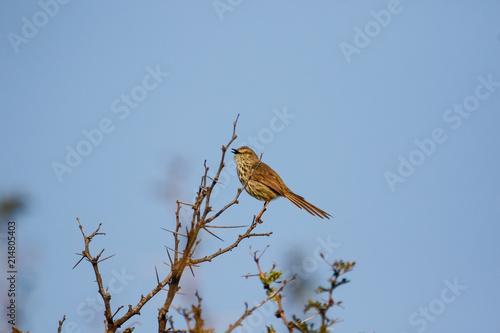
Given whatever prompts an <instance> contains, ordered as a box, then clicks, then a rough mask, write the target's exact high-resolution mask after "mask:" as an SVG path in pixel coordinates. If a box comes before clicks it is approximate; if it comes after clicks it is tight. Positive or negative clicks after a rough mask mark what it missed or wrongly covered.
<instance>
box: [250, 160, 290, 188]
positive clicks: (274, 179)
mask: <svg viewBox="0 0 500 333" xmlns="http://www.w3.org/2000/svg"><path fill="white" fill-rule="evenodd" d="M258 168H259V172H254V173H253V174H252V177H251V178H250V179H253V180H255V181H258V182H259V183H261V184H264V185H266V186H269V187H270V188H271V189H272V190H274V191H276V192H277V193H278V194H279V195H281V196H284V195H285V189H286V185H285V183H284V182H283V180H281V178H280V176H278V174H277V173H276V172H275V171H274V170H273V169H271V167H270V166H269V165H267V164H265V163H264V162H260V164H259V165H258Z"/></svg>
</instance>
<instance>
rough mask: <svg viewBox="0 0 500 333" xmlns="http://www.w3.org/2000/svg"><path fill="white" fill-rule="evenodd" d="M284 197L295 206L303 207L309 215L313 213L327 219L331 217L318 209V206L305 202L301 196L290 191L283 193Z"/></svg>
mask: <svg viewBox="0 0 500 333" xmlns="http://www.w3.org/2000/svg"><path fill="white" fill-rule="evenodd" d="M285 198H287V199H288V200H290V201H291V202H292V203H293V204H294V205H295V206H297V207H299V208H300V209H302V208H303V209H305V210H306V211H307V212H308V213H309V214H311V215H315V216H318V217H321V218H327V219H330V217H331V215H330V214H328V213H327V212H325V211H323V210H321V209H319V208H318V207H316V206H314V205H313V204H311V203H309V202H307V201H306V200H305V199H304V198H303V197H301V196H300V195H297V194H295V193H293V192H292V191H289V192H287V193H285Z"/></svg>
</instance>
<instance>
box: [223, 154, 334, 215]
mask: <svg viewBox="0 0 500 333" xmlns="http://www.w3.org/2000/svg"><path fill="white" fill-rule="evenodd" d="M232 151H233V153H234V160H235V161H236V170H237V171H238V178H239V179H240V182H241V184H242V185H243V186H245V184H246V187H245V190H246V191H247V192H248V194H250V195H251V196H252V197H254V198H256V199H258V200H262V201H265V204H264V208H263V209H262V211H261V212H260V214H259V215H258V216H257V218H256V220H257V221H259V220H260V217H261V216H262V214H263V213H264V211H265V210H266V207H267V205H268V204H269V202H271V200H273V199H276V198H278V197H285V198H287V199H288V200H290V201H291V202H292V203H293V204H294V205H295V206H297V207H299V208H300V209H302V208H303V209H305V210H306V211H307V212H309V213H310V214H312V215H315V216H319V217H321V218H325V217H326V218H327V219H330V217H331V215H330V214H328V213H326V212H324V211H323V210H321V209H319V208H318V207H316V206H314V205H313V204H311V203H309V202H307V201H306V200H305V199H304V198H303V197H301V196H300V195H297V194H295V193H293V192H292V191H291V190H290V189H289V188H288V187H287V186H286V185H285V183H284V182H283V180H281V177H280V176H279V175H278V174H277V173H276V171H274V170H273V169H271V167H269V166H268V165H267V164H266V163H264V162H262V161H261V160H260V159H259V157H258V156H257V154H255V152H254V151H253V150H252V149H251V148H249V147H247V146H243V147H240V148H238V149H234V148H233V150H232ZM249 178H250V179H249Z"/></svg>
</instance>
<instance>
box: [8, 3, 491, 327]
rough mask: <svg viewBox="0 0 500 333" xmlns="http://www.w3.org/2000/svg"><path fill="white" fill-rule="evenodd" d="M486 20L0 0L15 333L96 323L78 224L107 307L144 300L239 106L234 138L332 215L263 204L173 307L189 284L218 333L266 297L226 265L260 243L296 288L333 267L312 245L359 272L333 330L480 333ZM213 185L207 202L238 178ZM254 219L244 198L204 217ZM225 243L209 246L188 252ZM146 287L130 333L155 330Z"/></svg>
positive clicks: (487, 251) (382, 12) (366, 10)
mask: <svg viewBox="0 0 500 333" xmlns="http://www.w3.org/2000/svg"><path fill="white" fill-rule="evenodd" d="M499 17H500V2H498V1H496V0H489V1H488V0H485V1H472V0H464V1H458V2H457V1H440V2H434V1H423V0H413V1H411V0H401V1H397V0H389V1H386V0H384V1H370V2H369V3H367V2H366V3H364V2H363V3H360V2H352V1H350V2H347V1H326V0H323V1H312V2H311V1H244V0H231V1H229V0H220V1H212V0H209V1H196V2H193V1H172V0H163V1H147V2H131V1H106V2H99V1H86V2H77V1H68V0H65V1H62V0H59V1H56V0H40V1H38V2H36V1H2V2H1V3H0V36H1V39H0V54H1V59H2V61H1V62H0V66H1V76H0V94H1V95H0V110H1V121H0V140H1V145H0V156H1V163H0V171H1V175H2V178H1V181H0V196H1V197H6V196H8V195H9V194H12V193H23V194H25V195H26V196H27V198H28V202H27V205H28V206H27V210H26V211H25V212H24V213H23V214H20V215H19V216H18V217H17V219H16V223H17V229H16V231H17V236H18V243H17V256H18V270H19V273H18V276H17V283H18V298H17V304H18V306H19V308H18V310H19V311H18V322H19V326H20V328H21V329H22V330H24V331H26V330H30V331H31V332H49V331H55V330H56V328H57V322H58V320H60V319H61V318H62V316H63V314H65V315H66V317H67V325H66V326H65V328H64V332H97V331H99V328H100V327H102V325H103V323H102V317H101V316H102V314H101V313H102V311H101V309H100V308H99V305H96V304H95V301H94V299H95V298H96V290H97V289H96V286H95V284H94V283H93V276H92V274H91V267H90V265H88V264H87V263H82V264H81V265H80V266H78V267H77V268H76V269H74V270H72V269H71V268H72V267H73V265H74V264H75V263H76V261H77V260H78V257H77V256H75V253H77V252H81V250H82V246H83V242H82V238H81V235H80V232H79V230H78V225H77V223H76V217H80V218H81V220H82V222H83V224H84V227H85V229H86V230H87V231H89V232H91V231H93V230H94V229H95V227H96V226H97V225H98V223H99V222H102V223H103V226H102V230H103V231H104V232H106V234H107V235H106V236H105V238H102V239H100V240H99V241H96V243H95V244H94V247H93V249H94V250H99V249H100V248H101V247H105V249H106V251H105V254H106V253H107V254H115V255H116V256H115V257H114V258H112V259H110V260H108V261H106V262H105V263H103V264H102V268H101V269H102V272H103V279H104V281H105V283H107V284H108V285H109V286H111V288H114V290H115V292H114V294H113V305H114V306H115V308H116V307H117V306H118V305H123V304H125V305H128V304H135V303H136V302H137V301H138V299H139V295H140V294H141V293H147V292H149V290H150V289H151V288H152V287H153V286H154V284H155V281H156V277H155V271H154V268H155V266H157V267H158V268H159V272H160V274H166V273H167V267H165V266H164V265H163V262H164V261H167V260H168V259H167V257H166V253H165V250H164V245H168V246H172V244H173V243H172V237H171V235H169V234H168V233H166V232H164V231H162V230H161V228H162V227H163V228H172V226H173V225H174V218H175V216H174V211H175V200H177V199H181V200H183V201H190V200H192V199H193V191H194V190H195V189H196V187H197V185H198V184H199V180H200V177H201V175H202V172H203V162H204V160H207V164H208V165H209V166H211V168H212V170H214V169H215V168H216V166H217V165H218V163H219V158H220V149H219V147H220V146H221V145H222V144H226V143H227V142H228V140H229V138H230V136H231V133H232V122H233V121H234V119H235V118H236V115H237V114H240V118H239V123H238V127H237V134H238V139H237V141H236V142H235V146H236V147H238V146H240V145H243V144H248V145H252V146H253V147H254V148H255V150H256V152H257V153H258V154H259V155H260V153H264V155H263V161H264V162H266V163H268V164H269V165H271V166H272V167H273V168H274V169H275V170H276V171H277V172H278V173H279V174H280V175H281V177H282V178H283V179H284V181H285V182H286V183H287V185H288V186H289V187H290V188H291V189H292V190H293V191H295V192H296V193H298V194H300V195H302V196H304V197H305V198H306V199H307V200H309V201H310V202H312V203H313V204H315V205H317V206H318V207H320V208H322V209H323V210H325V211H327V212H329V213H330V214H332V215H333V216H334V219H333V220H330V221H324V220H321V219H319V218H315V217H313V216H310V215H309V214H307V213H306V212H304V211H301V210H299V209H297V208H296V207H295V206H293V205H292V204H291V203H290V202H288V201H287V200H286V199H279V200H277V201H275V202H272V203H271V204H270V205H269V207H268V210H267V212H266V213H265V214H264V224H262V225H259V227H258V230H257V231H259V232H269V231H272V232H273V235H272V236H271V237H269V238H265V239H252V240H250V241H244V242H243V243H242V244H241V245H240V246H239V247H238V249H237V250H235V251H233V252H232V253H231V254H229V255H226V256H224V257H221V258H219V259H217V260H215V261H214V262H213V263H211V264H205V265H202V266H201V267H200V268H197V269H196V270H195V274H196V278H194V279H193V278H187V279H186V280H185V281H184V284H183V292H184V293H185V296H182V297H179V298H177V299H176V305H184V306H189V304H190V303H189V302H191V301H192V300H193V295H194V292H195V290H199V292H200V295H201V296H202V297H203V301H204V304H205V305H206V307H205V309H206V310H205V313H204V315H205V317H206V320H207V322H208V323H209V325H212V326H213V327H215V328H216V329H217V331H221V330H222V329H224V328H227V325H228V324H229V323H231V322H233V321H234V320H235V319H236V318H237V317H238V316H239V315H241V313H242V311H243V310H244V302H248V303H249V304H254V303H256V302H258V301H260V300H261V299H263V298H264V297H265V294H264V291H263V290H262V287H261V286H260V285H259V282H258V281H257V280H252V279H250V280H248V281H247V280H245V279H244V278H242V275H245V274H247V273H254V272H255V271H256V267H255V265H254V263H253V261H252V258H251V257H250V255H249V254H248V249H249V246H250V245H251V246H252V249H254V250H256V249H263V248H264V247H265V246H266V245H268V244H269V245H270V248H269V249H268V251H267V252H266V254H265V256H264V257H263V259H262V260H263V263H262V264H263V266H267V267H269V266H270V265H271V262H272V261H274V262H276V263H277V264H278V269H282V270H283V271H287V272H296V273H298V274H299V275H301V280H302V282H303V283H304V284H303V285H304V286H308V287H311V288H313V287H314V286H317V285H318V284H319V283H321V282H322V281H326V279H327V278H328V274H329V271H328V268H327V266H326V264H324V263H321V262H320V261H318V259H317V253H318V252H319V251H322V252H324V253H325V255H326V257H327V260H328V261H330V262H331V261H334V260H336V259H344V260H351V261H356V262H357V266H356V268H355V270H354V271H353V272H352V273H350V275H349V278H350V280H351V282H350V283H349V284H348V285H346V286H343V287H342V288H341V289H339V292H338V294H337V296H338V298H339V299H341V300H342V301H343V305H344V309H341V308H338V309H336V310H335V311H336V313H335V315H334V316H335V317H338V318H341V319H343V321H342V322H341V323H339V324H338V325H337V326H336V329H337V330H338V331H340V332H366V333H371V332H392V333H405V332H406V333H415V332H429V333H431V332H436V333H437V332H497V331H498V312H499V310H500V267H499V266H498V265H497V263H498V261H499V253H500V251H499V248H500V246H499V245H498V240H499V239H500V224H499V222H500V190H499V188H500V177H499V176H498V170H499V169H500V156H499V147H500V131H499V129H498V128H499V125H500V113H499V112H500V25H499V19H498V18H499ZM229 158H230V159H232V156H230V157H229ZM225 178H226V179H225V181H224V184H223V185H221V186H220V188H219V189H218V191H219V192H218V194H217V196H216V197H215V199H214V202H213V204H214V207H221V206H222V205H223V204H225V203H226V202H228V201H229V200H231V199H232V197H233V196H234V194H235V192H236V189H237V188H238V186H240V184H239V182H238V180H237V177H236V176H235V174H234V172H231V170H228V172H227V174H226V177H225ZM261 207H262V203H261V202H259V201H257V200H255V199H253V198H251V197H250V196H249V195H248V194H246V193H245V194H242V196H241V200H240V204H239V205H237V206H234V207H232V208H231V209H230V211H229V212H228V213H227V214H224V215H223V216H221V218H220V219H218V220H217V224H219V225H241V224H248V223H249V222H250V221H251V218H252V216H253V215H254V214H257V213H258V212H259V211H260V208H261ZM0 227H1V228H2V230H1V233H3V234H4V235H3V236H2V237H3V238H2V244H3V245H2V249H1V251H2V256H3V257H1V258H2V260H3V263H2V265H4V263H5V260H6V256H7V255H6V251H7V250H6V248H5V246H6V243H5V240H6V238H5V234H6V232H7V226H6V225H5V224H2V225H1V226H0ZM238 232H239V231H237V230H224V231H221V232H220V236H221V237H222V238H224V240H225V242H224V243H221V242H220V241H219V240H217V239H215V238H213V237H211V236H209V235H207V234H205V235H204V241H203V242H202V246H201V247H200V248H199V252H198V253H199V255H200V256H201V255H204V254H206V253H209V252H210V251H212V250H214V249H217V248H219V247H221V246H224V245H226V244H229V242H230V241H231V239H234V237H236V236H237V234H238ZM1 274H5V275H4V276H6V274H7V273H6V268H5V269H3V272H2V273H1ZM5 280H6V279H5V278H2V284H0V286H1V287H2V291H1V292H2V293H5V291H4V290H5V288H6V287H7V283H6V282H5ZM306 296H307V295H306ZM2 297H3V299H4V298H6V296H5V295H4V294H3V295H2ZM163 297H164V295H160V296H158V297H157V298H155V300H154V302H152V303H151V304H149V305H148V306H147V307H146V308H145V309H143V311H142V312H143V315H142V316H141V317H138V318H137V320H138V321H139V322H138V323H136V326H137V328H136V331H134V332H138V333H140V332H152V331H154V330H155V329H156V317H157V310H156V309H157V307H158V306H159V305H160V304H161V302H162V299H163ZM288 300H289V303H290V306H293V305H294V304H292V303H295V305H297V303H298V301H296V302H294V301H293V297H292V296H289V297H288ZM4 311H6V310H4ZM273 312H274V310H271V309H268V310H267V311H262V312H260V313H259V315H258V316H257V317H254V318H253V321H252V322H250V323H247V326H246V327H245V330H242V332H262V331H264V326H262V322H263V320H264V319H265V320H266V321H267V322H268V323H272V324H273V325H274V327H275V328H277V329H278V328H279V329H280V331H281V332H283V331H284V330H283V327H282V326H280V323H279V322H278V321H277V320H276V319H274V317H273V315H272V313H273ZM4 316H5V315H4V314H3V313H2V314H1V318H4ZM259 316H260V317H259ZM305 317H307V315H304V318H305ZM176 322H177V323H180V322H182V320H181V319H180V318H177V320H176ZM2 323H3V322H2ZM2 329H5V327H3V328H2Z"/></svg>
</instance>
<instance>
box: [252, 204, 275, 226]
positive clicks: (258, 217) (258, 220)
mask: <svg viewBox="0 0 500 333" xmlns="http://www.w3.org/2000/svg"><path fill="white" fill-rule="evenodd" d="M270 202H271V201H266V203H265V204H264V208H262V211H261V212H260V213H259V215H257V217H256V218H255V221H257V222H262V220H261V219H260V217H261V216H262V214H264V212H265V211H266V207H267V205H269V203H270Z"/></svg>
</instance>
